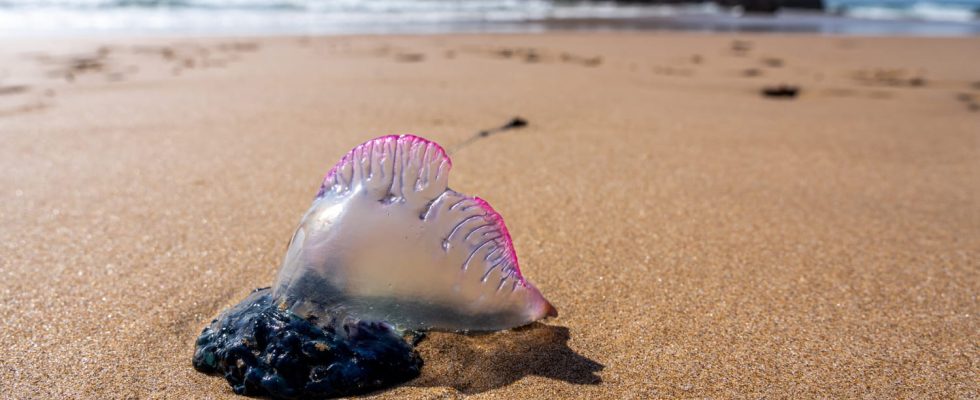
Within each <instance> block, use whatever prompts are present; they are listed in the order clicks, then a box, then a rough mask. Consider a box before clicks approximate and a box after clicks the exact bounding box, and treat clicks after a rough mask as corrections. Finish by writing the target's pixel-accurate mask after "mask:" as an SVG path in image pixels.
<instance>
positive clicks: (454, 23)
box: [0, 0, 980, 37]
mask: <svg viewBox="0 0 980 400" xmlns="http://www.w3.org/2000/svg"><path fill="white" fill-rule="evenodd" d="M824 1H825V3H824V4H825V7H826V12H824V13H814V12H796V11H792V10H785V11H781V12H779V13H777V14H776V15H774V16H759V15H746V14H744V13H742V12H741V11H740V10H739V9H738V8H725V7H721V6H718V5H716V4H715V3H711V2H705V3H688V4H673V5H663V4H661V5H636V4H619V3H614V2H595V1H592V2H590V1H567V0H565V1H550V0H305V1H301V0H0V36H6V37H10V36H38V35H40V36H45V35H57V36H70V35H99V34H110V35H112V34H135V35H140V34H145V35H160V34H163V35H168V34H177V35H185V34H191V35H243V34H244V35H248V34H255V35H266V34H351V33H367V34H373V33H447V32H540V31H548V30H556V29H577V30H620V29H633V30H695V31H708V32H710V31H726V32H727V31H777V32H816V33H827V34H870V35H876V34H883V35H887V34H910V35H980V18H978V10H980V0H921V1H920V0H824Z"/></svg>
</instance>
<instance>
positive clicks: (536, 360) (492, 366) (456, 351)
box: [409, 323, 605, 394]
mask: <svg viewBox="0 0 980 400" xmlns="http://www.w3.org/2000/svg"><path fill="white" fill-rule="evenodd" d="M570 337H571V336H570V335H569V330H568V328H566V327H563V326H550V325H545V324H542V323H534V324H531V325H528V326H526V327H522V328H518V329H514V330H510V331H504V332H497V333H483V334H465V335H461V334H449V333H433V334H430V336H429V338H428V339H427V340H425V342H424V343H423V344H421V345H420V346H419V348H418V350H420V351H421V353H422V357H423V358H424V359H425V360H426V365H425V368H423V372H422V376H420V377H419V378H418V379H416V380H415V381H413V382H412V383H410V384H409V385H410V386H417V387H452V388H454V389H456V390H457V391H459V392H460V393H463V394H477V393H483V392H486V391H489V390H492V389H497V388H501V387H504V386H507V385H510V384H512V383H514V382H516V381H518V380H520V379H521V378H523V377H525V376H529V375H536V376H541V377H545V378H550V379H556V380H560V381H564V382H568V383H572V384H577V385H598V384H601V383H602V378H600V377H599V376H598V375H596V372H599V371H601V370H602V369H603V368H605V366H604V365H602V364H600V363H598V362H596V361H594V360H592V359H589V358H588V357H585V356H582V355H580V354H578V353H576V352H575V350H572V349H571V348H569V347H568V340H569V338H570Z"/></svg>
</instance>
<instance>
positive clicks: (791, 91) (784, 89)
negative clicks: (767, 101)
mask: <svg viewBox="0 0 980 400" xmlns="http://www.w3.org/2000/svg"><path fill="white" fill-rule="evenodd" d="M799 94H800V88H799V86H790V85H777V86H767V87H764V88H762V95H763V96H764V97H769V98H776V99H793V98H796V96H797V95H799Z"/></svg>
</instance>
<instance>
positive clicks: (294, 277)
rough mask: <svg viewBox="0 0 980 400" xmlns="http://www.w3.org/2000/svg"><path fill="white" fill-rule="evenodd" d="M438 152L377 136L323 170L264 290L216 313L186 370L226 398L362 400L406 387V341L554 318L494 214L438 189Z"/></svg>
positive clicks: (416, 362)
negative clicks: (205, 377)
mask: <svg viewBox="0 0 980 400" xmlns="http://www.w3.org/2000/svg"><path fill="white" fill-rule="evenodd" d="M451 167H452V162H451V161H450V159H449V157H448V156H447V154H446V152H445V151H444V150H443V149H442V147H440V146H439V145H438V144H436V143H435V142H431V141H428V140H426V139H423V138H421V137H417V136H412V135H401V136H384V137H380V138H377V139H374V140H370V141H368V142H366V143H364V144H361V145H359V146H357V147H355V148H354V149H353V150H351V151H350V152H348V153H347V154H346V155H345V156H344V157H343V158H342V159H341V160H340V162H339V163H337V165H335V166H334V167H333V168H332V169H331V170H330V172H328V173H327V175H326V177H325V178H324V180H323V183H322V185H321V187H320V190H319V192H318V193H317V195H316V197H315V199H314V200H313V205H312V206H311V207H310V209H309V210H307V212H306V213H305V214H304V216H303V218H302V220H301V221H300V224H299V227H297V229H296V232H295V233H294V234H293V237H292V239H291V240H290V242H289V247H288V249H287V251H286V256H285V258H284V260H283V264H282V267H281V268H280V270H279V274H278V278H277V280H276V283H275V284H274V286H272V287H271V288H266V289H258V290H256V291H255V292H253V293H252V294H251V295H250V296H249V297H248V298H246V299H245V300H244V301H243V302H242V303H240V304H239V305H237V306H235V307H233V308H232V309H230V310H228V311H225V312H224V313H222V314H221V315H220V316H219V317H218V318H217V319H215V320H214V321H212V323H211V325H210V326H208V327H207V328H205V329H204V331H203V332H202V333H201V336H200V337H199V338H198V341H197V350H196V352H195V355H194V366H195V367H196V368H197V369H198V370H200V371H202V372H206V373H221V374H223V375H224V376H225V378H226V379H227V380H228V382H229V384H231V385H232V388H233V389H234V390H235V392H236V393H239V394H247V395H270V396H272V397H278V398H310V397H332V396H343V395H351V394H357V393H364V392H367V391H371V390H376V389H379V388H382V387H386V386H390V385H393V384H397V383H400V382H404V381H407V380H410V379H412V378H414V377H416V376H417V375H418V373H419V370H420V369H421V366H422V360H421V358H420V357H419V356H418V354H417V353H416V352H415V350H414V344H413V343H410V342H409V341H407V340H406V339H405V337H406V335H407V333H413V332H416V333H417V332H421V331H424V330H427V329H439V330H447V331H486V330H501V329H508V328H513V327H517V326H522V325H526V324H529V323H531V322H534V321H537V320H539V319H542V318H545V317H549V316H556V315H557V311H556V310H555V308H554V307H553V306H552V305H551V303H549V302H548V301H547V300H546V299H545V298H544V296H542V295H541V293H540V292H539V291H538V289H537V288H536V287H535V286H534V285H533V284H531V283H530V282H528V281H527V280H526V279H525V278H524V277H523V275H522V274H521V270H520V267H519V265H518V260H517V254H516V252H515V250H514V246H513V243H512V242H511V237H510V233H509V232H508V231H507V227H506V225H505V224H504V221H503V218H502V217H501V216H500V214H498V213H497V212H496V211H494V209H493V208H492V207H490V205H489V204H488V203H487V202H486V201H484V200H482V199H480V198H479V197H471V196H467V195H464V194H461V193H458V192H456V191H453V190H452V189H449V187H448V181H449V171H450V168H451Z"/></svg>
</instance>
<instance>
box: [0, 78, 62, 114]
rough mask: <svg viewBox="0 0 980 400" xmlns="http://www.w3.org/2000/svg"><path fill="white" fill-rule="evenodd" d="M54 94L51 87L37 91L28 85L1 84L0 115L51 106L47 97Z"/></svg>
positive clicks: (22, 112) (26, 111) (27, 111)
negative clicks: (46, 99)
mask: <svg viewBox="0 0 980 400" xmlns="http://www.w3.org/2000/svg"><path fill="white" fill-rule="evenodd" d="M53 96H54V91H53V90H51V89H48V90H45V91H44V92H41V93H37V92H35V91H33V90H32V88H31V87H30V86H27V85H3V84H0V117H7V116H12V115H17V114H24V113H29V112H33V111H39V110H43V109H45V108H48V107H49V106H50V104H49V103H48V102H47V101H45V98H47V97H53Z"/></svg>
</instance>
